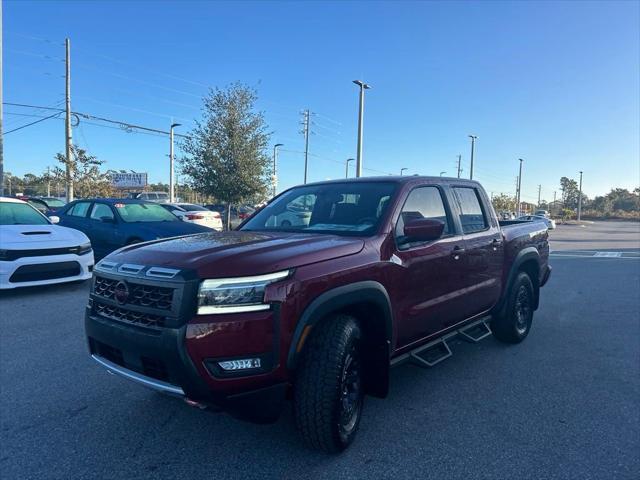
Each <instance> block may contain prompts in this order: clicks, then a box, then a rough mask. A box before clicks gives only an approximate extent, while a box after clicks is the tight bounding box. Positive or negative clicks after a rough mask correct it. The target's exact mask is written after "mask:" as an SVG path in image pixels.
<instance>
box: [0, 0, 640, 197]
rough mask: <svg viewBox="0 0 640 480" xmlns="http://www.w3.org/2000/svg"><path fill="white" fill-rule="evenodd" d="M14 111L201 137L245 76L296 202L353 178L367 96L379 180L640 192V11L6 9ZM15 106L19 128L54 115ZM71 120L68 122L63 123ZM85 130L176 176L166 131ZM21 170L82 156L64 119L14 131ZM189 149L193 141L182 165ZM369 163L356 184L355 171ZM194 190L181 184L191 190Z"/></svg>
mask: <svg viewBox="0 0 640 480" xmlns="http://www.w3.org/2000/svg"><path fill="white" fill-rule="evenodd" d="M3 8H4V10H3V48H4V51H3V54H4V65H3V66H4V68H3V76H4V79H3V80H4V82H3V88H4V91H3V94H4V97H3V101H4V102H10V103H21V104H29V105H38V106H48V107H61V106H62V107H63V106H64V104H63V102H64V39H65V38H66V37H69V38H70V39H71V91H72V110H74V111H77V112H83V113H87V114H91V115H94V116H98V117H104V118H109V119H114V120H117V121H123V122H128V123H132V124H136V125H142V126H146V127H149V128H155V129H160V130H167V129H168V128H169V125H170V124H171V122H172V121H173V122H177V123H181V124H182V126H181V127H178V128H177V129H176V132H177V133H183V134H187V133H188V132H189V130H190V129H191V128H192V127H193V125H194V120H195V119H197V118H200V114H201V112H200V107H201V104H202V97H203V96H204V95H206V94H207V92H208V91H209V89H210V88H215V87H221V88H223V87H225V86H227V85H229V84H230V83H232V82H235V81H240V82H243V83H245V84H247V85H249V86H252V87H254V88H256V89H257V91H258V96H259V100H258V103H257V108H258V109H259V110H261V111H263V112H264V114H265V118H266V120H267V122H268V125H269V129H270V131H271V132H272V137H271V144H275V143H283V144H284V147H282V150H281V153H280V156H279V163H278V170H279V172H278V180H279V183H278V190H279V191H280V190H282V189H284V188H288V187H290V186H292V185H296V184H299V183H302V180H303V171H304V156H303V154H302V151H303V149H304V139H303V137H302V135H301V134H300V133H299V131H300V129H301V126H300V121H301V113H300V112H301V111H302V110H303V109H305V108H309V109H310V110H311V111H312V112H314V114H313V115H312V120H313V125H312V135H311V137H310V141H309V143H310V146H309V153H310V156H309V180H310V181H317V180H324V179H329V178H331V179H335V178H342V177H344V175H345V160H346V159H347V158H350V157H355V156H356V133H357V115H358V87H356V85H354V84H353V83H352V81H353V80H355V79H362V80H364V81H365V82H367V83H369V84H370V85H371V86H372V88H371V90H368V91H367V93H366V100H365V119H364V152H363V168H364V170H363V174H364V175H387V174H399V173H400V169H401V168H406V169H407V170H406V171H405V174H423V175H439V174H440V173H441V172H445V173H443V175H445V176H456V175H457V165H456V164H457V157H458V155H459V154H460V155H462V169H463V171H462V176H463V177H467V176H468V175H469V159H470V141H469V138H468V135H469V134H474V135H477V136H478V140H477V142H476V151H475V161H474V179H477V180H479V181H481V182H482V183H483V185H484V186H485V188H486V189H487V191H489V192H492V193H493V194H494V195H497V194H499V193H507V194H513V193H514V192H515V183H516V176H517V175H518V164H519V162H518V158H523V159H524V163H523V175H522V199H523V200H525V201H530V202H534V203H535V202H536V201H537V198H538V186H539V185H541V197H542V199H544V200H553V195H554V191H557V192H558V196H559V195H560V192H559V179H560V177H562V176H567V177H570V178H575V179H576V180H577V179H578V176H579V173H578V172H579V171H580V170H582V171H584V177H583V189H584V192H585V194H586V195H587V196H589V197H591V198H592V197H593V196H595V195H602V194H604V193H606V192H608V191H609V190H610V189H611V188H614V187H622V188H629V189H633V188H636V187H638V185H639V184H640V2H638V1H621V2H615V1H607V2H580V1H570V2H551V1H548V2H547V1H544V2H534V1H529V2H506V1H503V2H502V1H501V2H484V1H483V2H479V1H476V2H416V1H413V2H374V1H371V2H362V3H360V2H355V1H354V2H328V1H323V2H269V1H262V2H229V3H223V2H205V1H202V2H187V1H181V2H179V1H173V2H172V1H164V2H162V1H155V2H152V1H138V2H135V1H130V2H98V1H91V2H75V1H72V2H61V1H48V2H44V1H36V2H29V1H15V0H14V1H11V0H5V1H4V3H3ZM50 112H51V111H50V110H43V109H41V110H38V109H35V108H25V107H17V106H10V105H6V104H5V105H4V131H5V132H9V131H10V130H12V129H14V128H18V127H20V126H22V125H24V124H27V123H30V122H32V121H35V120H38V119H40V118H41V117H43V116H47V115H49V114H50ZM53 113H55V112H53ZM107 125H109V124H105V123H103V122H98V121H91V120H86V119H82V118H81V119H80V123H79V125H77V126H75V127H74V128H73V138H74V143H76V144H78V145H79V146H80V147H81V148H86V149H87V150H88V151H89V153H90V154H92V155H95V156H97V157H98V158H100V159H102V160H105V161H106V164H105V166H106V167H107V168H111V169H127V170H134V171H139V172H148V173H149V180H150V181H151V182H157V181H163V182H168V178H169V166H168V163H169V162H168V150H169V142H168V139H167V138H166V136H162V135H153V134H143V133H139V132H138V133H135V132H128V131H126V130H124V129H122V128H120V127H118V126H114V125H113V124H111V125H109V126H107ZM4 142H5V143H4V148H5V152H4V153H5V171H9V172H11V173H12V174H14V175H22V174H24V173H27V172H33V173H36V174H40V173H42V172H44V171H45V170H46V168H47V167H50V166H53V165H55V163H56V162H55V160H54V155H55V154H56V153H57V152H62V151H64V121H63V120H61V119H57V118H54V119H49V120H45V121H42V122H40V123H38V124H36V125H33V126H30V127H26V128H23V129H21V130H17V131H15V132H11V133H7V134H6V135H5V139H4ZM180 155H181V152H180V149H179V144H178V145H177V156H180ZM353 163H354V162H352V166H351V171H350V174H351V175H354V169H353ZM179 181H180V178H179Z"/></svg>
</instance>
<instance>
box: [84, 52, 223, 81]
mask: <svg viewBox="0 0 640 480" xmlns="http://www.w3.org/2000/svg"><path fill="white" fill-rule="evenodd" d="M76 50H79V51H80V52H84V53H88V54H89V55H91V56H92V57H93V58H95V57H99V58H104V59H105V60H108V61H110V62H114V63H119V64H120V65H124V66H125V67H133V68H137V69H138V70H144V71H147V72H149V73H152V74H154V75H161V76H163V77H167V78H170V79H172V80H178V81H181V82H185V83H190V84H191V85H196V86H199V87H205V88H209V87H210V85H207V84H206V83H202V82H197V81H195V80H190V79H188V78H183V77H179V76H177V75H171V74H169V73H165V72H160V71H157V70H152V69H149V68H146V67H140V65H134V64H132V63H127V62H123V61H122V60H120V59H118V58H114V57H109V56H107V55H102V54H98V53H92V52H89V51H88V50H85V49H84V48H82V49H76Z"/></svg>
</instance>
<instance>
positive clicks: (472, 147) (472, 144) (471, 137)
mask: <svg viewBox="0 0 640 480" xmlns="http://www.w3.org/2000/svg"><path fill="white" fill-rule="evenodd" d="M469 138H470V139H471V169H470V171H469V180H473V153H474V150H475V149H476V140H477V138H478V136H477V135H469Z"/></svg>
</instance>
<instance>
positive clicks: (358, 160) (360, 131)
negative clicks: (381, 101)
mask: <svg viewBox="0 0 640 480" xmlns="http://www.w3.org/2000/svg"><path fill="white" fill-rule="evenodd" d="M353 83H355V84H356V85H358V86H359V87H360V108H359V110H358V147H357V151H356V177H357V178H359V177H361V176H362V136H363V129H364V91H365V90H369V89H370V88H371V86H370V85H367V84H366V83H364V82H363V81H362V80H354V81H353Z"/></svg>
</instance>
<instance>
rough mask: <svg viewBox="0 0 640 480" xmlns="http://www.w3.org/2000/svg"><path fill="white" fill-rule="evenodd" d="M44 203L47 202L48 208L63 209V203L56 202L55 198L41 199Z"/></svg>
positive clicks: (60, 201)
mask: <svg viewBox="0 0 640 480" xmlns="http://www.w3.org/2000/svg"><path fill="white" fill-rule="evenodd" d="M43 200H44V201H45V202H47V205H49V206H50V207H55V208H58V207H64V206H65V203H64V202H63V201H62V200H58V199H57V198H44V199H43Z"/></svg>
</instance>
